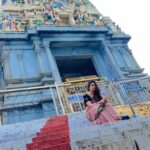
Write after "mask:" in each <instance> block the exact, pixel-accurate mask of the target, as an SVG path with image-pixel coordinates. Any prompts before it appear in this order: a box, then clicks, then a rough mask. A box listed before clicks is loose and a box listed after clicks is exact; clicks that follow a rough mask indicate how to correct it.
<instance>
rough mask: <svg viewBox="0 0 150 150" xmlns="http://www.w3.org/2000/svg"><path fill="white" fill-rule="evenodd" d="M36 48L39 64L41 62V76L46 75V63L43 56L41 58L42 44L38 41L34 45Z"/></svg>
mask: <svg viewBox="0 0 150 150" xmlns="http://www.w3.org/2000/svg"><path fill="white" fill-rule="evenodd" d="M34 48H35V53H36V56H37V60H38V64H39V69H40V74H41V76H44V74H45V73H46V70H45V69H44V65H43V62H42V58H41V53H42V51H41V44H37V43H36V44H35V45H34Z"/></svg>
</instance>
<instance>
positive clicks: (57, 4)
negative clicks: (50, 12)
mask: <svg viewBox="0 0 150 150" xmlns="http://www.w3.org/2000/svg"><path fill="white" fill-rule="evenodd" d="M52 7H53V8H54V9H60V10H63V11H64V10H65V7H64V3H63V2H61V1H59V0H54V2H53V3H52Z"/></svg>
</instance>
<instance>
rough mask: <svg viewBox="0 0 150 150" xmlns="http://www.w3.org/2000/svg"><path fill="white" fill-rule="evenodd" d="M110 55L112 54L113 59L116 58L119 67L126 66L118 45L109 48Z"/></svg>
mask: <svg viewBox="0 0 150 150" xmlns="http://www.w3.org/2000/svg"><path fill="white" fill-rule="evenodd" d="M111 52H112V55H113V56H114V59H115V60H116V63H117V64H118V66H119V67H120V68H122V67H127V64H126V62H125V60H124V59H123V56H122V54H121V53H120V47H118V46H116V47H112V48H111Z"/></svg>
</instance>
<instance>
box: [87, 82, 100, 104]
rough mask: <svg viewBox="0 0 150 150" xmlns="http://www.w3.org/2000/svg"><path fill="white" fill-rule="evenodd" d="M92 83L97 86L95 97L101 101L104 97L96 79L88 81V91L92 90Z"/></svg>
mask: <svg viewBox="0 0 150 150" xmlns="http://www.w3.org/2000/svg"><path fill="white" fill-rule="evenodd" d="M92 83H94V84H95V86H96V89H95V91H94V99H95V100H96V101H100V100H101V99H102V96H101V92H100V89H99V87H98V85H97V83H96V82H95V81H94V80H91V81H89V82H88V84H87V90H88V91H89V90H90V86H91V84H92Z"/></svg>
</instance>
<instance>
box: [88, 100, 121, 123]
mask: <svg viewBox="0 0 150 150" xmlns="http://www.w3.org/2000/svg"><path fill="white" fill-rule="evenodd" d="M100 105H101V104H99V103H96V102H95V103H92V105H91V106H86V116H87V118H88V119H89V120H90V121H91V122H94V123H95V124H103V123H108V122H114V121H118V120H120V117H119V116H118V115H117V113H116V112H115V110H114V108H113V107H112V105H111V104H110V103H106V104H105V107H104V110H103V111H102V112H101V113H100V115H99V117H98V118H97V119H95V115H96V114H97V110H98V108H99V106H100Z"/></svg>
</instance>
